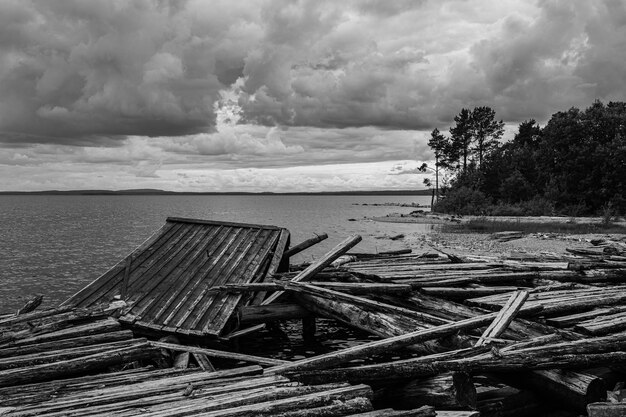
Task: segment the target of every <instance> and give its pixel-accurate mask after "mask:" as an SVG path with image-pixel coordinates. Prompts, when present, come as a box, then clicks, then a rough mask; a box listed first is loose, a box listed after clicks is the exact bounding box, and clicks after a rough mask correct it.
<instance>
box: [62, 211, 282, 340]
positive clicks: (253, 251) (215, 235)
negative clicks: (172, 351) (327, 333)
mask: <svg viewBox="0 0 626 417" xmlns="http://www.w3.org/2000/svg"><path fill="white" fill-rule="evenodd" d="M288 241H289V231H288V230H287V229H283V228H279V227H275V226H262V225H254V224H240V223H227V222H217V221H208V220H197V219H182V218H168V219H167V222H166V224H165V225H164V226H163V227H162V228H161V229H160V230H158V231H157V232H156V233H155V234H154V235H152V236H151V237H150V238H149V239H148V240H147V241H145V242H144V243H143V244H142V245H141V246H139V247H138V248H137V249H135V250H134V251H133V252H132V253H131V254H130V255H128V256H127V257H126V258H125V259H123V260H122V261H120V262H119V263H118V264H117V265H115V266H114V267H113V268H111V269H110V270H109V271H107V272H106V273H104V274H103V275H102V276H100V277H99V278H97V279H96V280H95V281H93V282H92V283H91V284H89V285H88V286H86V287H85V288H83V289H82V290H81V291H79V292H78V293H76V294H75V295H73V296H72V297H71V298H70V299H68V300H67V301H65V302H64V303H63V305H71V306H76V307H90V306H94V305H97V304H99V303H102V302H109V301H110V300H112V299H114V298H115V296H120V297H121V298H122V299H124V300H125V301H126V302H127V303H128V305H129V308H128V309H127V310H126V314H125V315H124V316H123V317H122V318H121V320H122V321H124V322H127V323H131V324H133V325H135V326H139V327H145V328H149V329H152V330H157V331H165V332H172V333H180V334H185V335H193V336H214V337H217V336H219V335H220V334H221V333H222V332H223V331H224V330H225V328H226V325H227V323H228V320H229V319H230V317H231V315H232V314H233V312H234V310H235V309H236V307H237V306H238V305H239V304H240V303H242V302H243V301H245V300H243V298H242V295H241V294H234V293H223V292H222V293H218V292H211V291H209V290H210V289H211V288H212V287H214V286H219V285H224V284H236V283H251V282H258V281H261V280H263V278H264V277H265V276H266V275H268V274H272V273H274V272H275V271H276V270H277V269H278V266H279V264H280V262H281V259H282V256H283V252H284V250H285V248H286V246H287V245H288Z"/></svg>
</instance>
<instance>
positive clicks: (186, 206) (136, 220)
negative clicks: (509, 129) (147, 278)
mask: <svg viewBox="0 0 626 417" xmlns="http://www.w3.org/2000/svg"><path fill="white" fill-rule="evenodd" d="M386 202H393V203H418V204H429V203H430V197H427V196H294V195H288V196H284V195H244V196H241V195H226V196H224V195H218V196H213V195H212V196H189V195H166V196H163V195H158V196H110V195H109V196H44V195H19V196H13V195H2V196H0V216H1V221H0V236H2V238H1V239H0V313H7V312H13V311H15V310H16V309H17V308H19V307H21V306H22V305H23V304H24V302H25V301H26V300H27V299H28V298H29V297H31V296H33V295H35V294H44V296H45V298H44V300H45V301H44V306H46V307H53V306H55V305H57V304H58V303H60V302H62V301H63V300H65V299H67V298H68V297H69V296H71V295H72V294H74V293H75V292H76V291H78V290H79V289H81V288H82V287H84V286H85V285H86V284H88V283H89V282H91V281H93V280H94V279H96V278H97V277H98V276H100V275H101V274H102V273H104V272H106V271H107V270H108V269H109V268H110V267H112V266H113V265H115V264H116V263H117V262H118V261H119V260H120V259H122V258H123V257H124V256H126V255H127V254H128V253H129V252H131V251H132V250H133V249H134V248H135V247H136V246H138V245H139V244H141V242H143V241H144V240H145V239H147V238H148V237H149V236H150V235H151V234H152V233H153V232H154V231H156V230H157V229H158V228H159V227H160V226H161V225H162V224H163V223H164V222H165V219H166V218H167V217H168V216H172V217H191V218H199V219H209V220H223V221H232V222H242V223H244V222H245V223H258V224H269V225H275V226H281V227H285V228H287V229H289V231H290V232H291V243H292V245H295V244H297V243H299V242H301V241H303V240H305V239H308V238H309V237H312V236H313V235H314V234H315V233H318V234H319V233H327V234H328V236H329V237H328V239H327V240H325V241H323V242H321V243H319V244H318V245H316V246H314V247H312V248H309V249H307V250H306V251H304V252H302V253H301V254H300V255H298V256H296V257H294V259H293V260H292V262H293V263H299V262H305V261H309V262H310V261H312V260H314V259H316V258H317V257H319V256H321V255H323V254H324V253H325V252H327V251H328V250H329V249H331V248H332V247H334V246H335V245H336V244H337V243H339V242H340V241H342V240H344V239H345V238H346V237H347V236H348V235H350V234H360V235H361V236H362V237H363V241H362V242H361V243H360V244H359V245H357V246H356V247H355V248H354V249H353V251H358V252H380V251H386V250H395V249H401V248H404V247H405V244H404V243H403V242H402V241H401V240H398V241H392V240H390V239H384V236H393V235H397V234H399V233H404V234H409V233H428V232H429V231H430V230H431V229H432V226H431V225H424V224H406V223H384V222H374V221H371V220H367V219H366V218H367V217H373V216H384V215H386V214H389V213H392V212H396V213H405V214H408V213H410V212H411V211H413V210H415V209H414V208H411V207H388V206H374V205H371V204H381V203H386ZM363 204H368V205H363ZM350 219H354V221H350Z"/></svg>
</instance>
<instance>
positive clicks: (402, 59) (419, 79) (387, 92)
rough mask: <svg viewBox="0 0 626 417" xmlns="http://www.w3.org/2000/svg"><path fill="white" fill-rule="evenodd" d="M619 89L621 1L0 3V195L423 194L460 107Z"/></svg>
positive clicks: (521, 107)
mask: <svg viewBox="0 0 626 417" xmlns="http://www.w3.org/2000/svg"><path fill="white" fill-rule="evenodd" d="M625 92H626V2H624V1H623V0H604V1H601V0H596V1H588V0H553V1H519V0H491V1H485V0H474V1H468V0H449V1H448V0H444V1H441V0H432V1H427V0H424V1H421V0H395V1H394V0H353V1H349V0H342V1H336V0H329V1H321V0H311V1H278V0H258V1H256V0H255V1H243V0H225V1H221V0H203V1H181V0H172V1H165V0H154V1H149V0H136V1H132V0H119V1H117V0H90V1H84V0H40V1H27V0H1V1H0V190H47V189H94V188H104V189H127V188H160V189H166V190H175V191H275V192H281V191H298V190H305V191H322V190H356V189H411V188H423V185H422V179H423V177H422V176H420V175H415V174H408V175H398V174H401V173H409V172H411V170H412V169H414V168H415V167H416V166H417V165H418V163H421V162H424V161H425V162H428V161H429V160H431V158H432V154H431V153H430V151H429V150H428V146H427V145H426V141H427V138H428V136H429V134H430V131H431V130H432V129H433V128H435V127H436V128H439V129H440V130H445V131H447V129H448V128H449V127H450V125H451V121H452V119H453V117H454V116H455V115H456V114H457V113H458V112H459V111H460V109H461V108H462V107H468V108H473V107H474V106H483V105H488V106H491V107H493V108H494V109H495V110H496V113H497V117H498V118H499V119H500V118H501V119H503V120H504V121H505V122H506V123H507V127H508V131H507V135H508V136H509V137H510V136H511V135H512V134H513V132H514V130H515V129H516V126H517V124H518V123H519V122H521V121H523V120H526V119H530V118H534V119H536V120H538V121H540V122H542V123H545V121H546V120H547V119H548V118H549V117H550V115H551V114H553V113H554V112H556V111H560V110H566V109H568V108H570V107H572V106H574V107H581V108H584V107H587V106H588V105H590V104H591V103H592V102H593V100H595V99H601V100H603V101H610V100H619V101H623V100H624V99H625Z"/></svg>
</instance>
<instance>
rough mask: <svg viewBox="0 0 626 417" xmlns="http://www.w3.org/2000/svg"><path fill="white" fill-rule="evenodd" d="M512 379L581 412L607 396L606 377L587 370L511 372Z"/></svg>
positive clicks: (551, 399)
mask: <svg viewBox="0 0 626 417" xmlns="http://www.w3.org/2000/svg"><path fill="white" fill-rule="evenodd" d="M508 380H509V381H510V382H511V383H513V382H514V381H517V383H521V384H522V385H523V386H524V387H528V388H529V389H531V390H533V391H535V392H537V393H538V394H539V395H541V396H543V397H545V398H546V399H548V400H549V401H550V402H559V404H560V405H561V406H563V407H565V408H571V409H574V410H576V411H578V412H584V411H585V407H586V405H587V404H589V403H590V402H595V401H602V400H605V399H606V389H607V387H606V386H605V384H604V381H602V379H601V378H598V377H597V376H595V375H592V374H588V373H585V372H584V371H573V370H560V369H546V370H539V371H534V372H530V373H528V374H523V375H515V376H511V377H510V378H508Z"/></svg>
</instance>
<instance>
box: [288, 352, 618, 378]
mask: <svg viewBox="0 0 626 417" xmlns="http://www.w3.org/2000/svg"><path fill="white" fill-rule="evenodd" d="M624 360H626V352H621V351H617V352H609V353H600V354H577V355H552V354H551V355H539V354H536V355H532V356H531V355H526V354H518V353H516V352H514V353H511V354H506V355H501V356H499V357H497V358H467V359H457V360H451V361H434V362H430V363H423V362H421V361H419V360H414V359H407V360H404V361H395V362H388V363H384V364H376V365H364V366H360V367H351V368H341V369H334V370H315V371H313V370H303V371H292V372H284V373H282V374H283V375H285V376H287V377H289V378H295V379H298V380H300V381H303V382H306V383H318V382H324V383H328V382H331V381H363V380H368V379H370V380H371V379H377V378H389V377H395V378H400V377H406V378H417V377H423V376H432V375H436V374H439V373H443V372H467V373H472V372H481V373H484V372H519V371H525V370H534V369H561V368H562V369H570V368H580V367H591V366H604V365H610V364H614V363H619V362H621V361H624Z"/></svg>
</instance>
